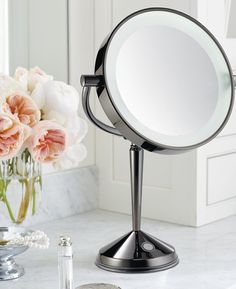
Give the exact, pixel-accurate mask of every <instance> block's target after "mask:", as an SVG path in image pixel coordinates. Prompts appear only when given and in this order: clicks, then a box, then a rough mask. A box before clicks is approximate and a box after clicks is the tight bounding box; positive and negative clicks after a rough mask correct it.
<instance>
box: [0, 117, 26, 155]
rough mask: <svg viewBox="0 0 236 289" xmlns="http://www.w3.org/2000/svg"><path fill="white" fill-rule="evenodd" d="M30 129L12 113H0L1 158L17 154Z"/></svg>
mask: <svg viewBox="0 0 236 289" xmlns="http://www.w3.org/2000/svg"><path fill="white" fill-rule="evenodd" d="M28 135H29V130H28V129H27V128H26V126H24V125H23V124H21V123H20V122H19V121H18V119H16V118H14V116H12V115H7V114H0V160H6V159H10V158H12V157H14V156H16V155H17V153H18V152H19V151H20V149H21V148H22V145H23V143H24V141H25V140H26V138H27V137H28Z"/></svg>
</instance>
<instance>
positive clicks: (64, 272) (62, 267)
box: [58, 236, 74, 289]
mask: <svg viewBox="0 0 236 289" xmlns="http://www.w3.org/2000/svg"><path fill="white" fill-rule="evenodd" d="M58 273H59V289H74V284H73V253H72V242H71V239H70V237H68V236H61V237H60V242H59V244H58Z"/></svg>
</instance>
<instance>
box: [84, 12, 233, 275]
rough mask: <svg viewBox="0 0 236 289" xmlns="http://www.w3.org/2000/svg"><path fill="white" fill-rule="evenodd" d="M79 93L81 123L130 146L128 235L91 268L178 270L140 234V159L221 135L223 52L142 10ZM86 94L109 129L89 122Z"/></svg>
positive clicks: (178, 19)
mask: <svg viewBox="0 0 236 289" xmlns="http://www.w3.org/2000/svg"><path fill="white" fill-rule="evenodd" d="M81 85H82V86H83V106H84V110H85V113H86V114H87V116H88V118H89V119H90V120H91V121H92V122H93V123H94V124H95V125H97V126H98V127H100V128H101V129H103V130H105V131H107V132H109V133H112V134H115V135H117V136H123V137H124V138H125V139H127V140H129V141H131V147H130V168H131V191H132V214H133V229H132V231H131V232H129V233H128V234H126V235H124V236H122V237H121V238H119V239H118V240H116V241H114V242H113V243H111V244H109V245H107V246H105V247H104V248H102V249H101V250H100V252H99V254H98V257H97V261H96V264H97V266H99V267H101V268H103V269H106V270H111V271H117V272H152V271H160V270H164V269H168V268H171V267H173V266H175V265H177V264H178V257H177V254H176V252H175V249H174V248H173V247H172V246H170V245H168V244H166V243H165V242H163V241H160V240H158V239H156V238H154V237H152V236H150V235H149V234H146V233H144V232H143V231H141V229H140V220H141V199H142V174H143V152H144V150H148V151H151V152H155V153H163V154H176V153H181V152H185V151H186V150H190V149H193V148H196V147H199V146H201V145H203V144H205V143H207V142H208V141H210V140H211V139H213V138H214V137H215V136H216V135H217V134H218V133H219V132H220V131H221V130H222V128H223V127H224V125H225V124H226V122H227V120H228V118H229V115H230V112H231V109H232V105H233V99H234V83H233V76H232V72H231V68H230V64H229V62H228V60H227V57H226V55H225V53H224V51H223V49H222V48H221V46H220V44H219V43H218V41H217V40H216V39H215V38H214V36H213V35H212V34H211V33H210V32H209V31H208V30H207V29H206V28H205V27H204V26H202V25H201V24H200V23H199V22H197V21H196V20H195V19H193V18H191V17H190V16H188V15H186V14H183V13H181V12H179V11H175V10H170V9H166V8H150V9H145V10H141V11H138V12H135V13H133V14H132V15H130V16H128V17H127V18H125V19H124V20H123V21H121V22H120V23H119V24H118V25H117V26H116V27H115V29H114V30H113V31H112V32H111V34H110V35H109V36H108V37H107V38H106V39H105V40H104V42H103V44H102V46H101V48H100V50H99V52H98V54H97V59H96V65H95V75H83V76H82V77H81ZM91 87H96V90H97V95H98V98H99V101H100V103H101V105H102V107H103V110H104V112H105V113H106V115H107V116H108V118H109V119H110V121H111V123H112V124H113V126H114V127H112V126H108V125H106V124H104V123H102V122H101V121H99V120H98V119H97V118H96V117H95V116H94V115H93V113H92V111H91V109H90V105H89V95H90V90H91ZM166 209H167V210H168V208H166Z"/></svg>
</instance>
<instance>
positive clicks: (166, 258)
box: [96, 144, 178, 272]
mask: <svg viewBox="0 0 236 289" xmlns="http://www.w3.org/2000/svg"><path fill="white" fill-rule="evenodd" d="M143 157H144V152H143V149H142V148H140V147H138V146H136V145H133V144H131V146H130V178H131V194H132V221H133V228H132V231H131V232H129V233H128V234H125V235H124V236H122V237H121V238H119V239H117V240H116V241H114V242H112V243H111V244H109V245H107V246H105V247H103V248H102V249H101V250H100V251H99V254H98V257H97V260H96V265H97V266H98V267H100V268H102V269H105V270H109V271H114V272H155V271H162V270H166V269H169V268H171V267H174V266H175V265H177V264H178V256H177V255H176V253H175V249H174V248H173V247H172V246H170V245H168V244H166V243H165V242H163V241H160V240H158V239H156V238H154V237H152V236H150V235H149V234H147V233H144V232H143V231H142V230H141V207H142V180H143Z"/></svg>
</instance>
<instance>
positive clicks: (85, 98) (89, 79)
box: [80, 75, 122, 136]
mask: <svg viewBox="0 0 236 289" xmlns="http://www.w3.org/2000/svg"><path fill="white" fill-rule="evenodd" d="M80 83H81V85H82V87H83V90H82V105H83V109H84V112H85V114H86V116H87V117H88V119H89V120H90V121H91V122H92V123H93V124H95V125H96V126H97V127H99V128H100V129H102V130H104V131H106V132H108V133H111V134H114V135H117V136H122V134H121V133H120V132H119V131H118V130H117V129H116V128H114V127H111V126H109V125H106V124H105V123H103V122H101V121H100V120H99V119H97V118H96V117H95V116H94V114H93V112H92V110H91V107H90V103H89V96H90V92H91V87H98V86H100V85H101V84H102V83H103V79H102V77H99V76H95V75H82V76H81V79H80Z"/></svg>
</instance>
